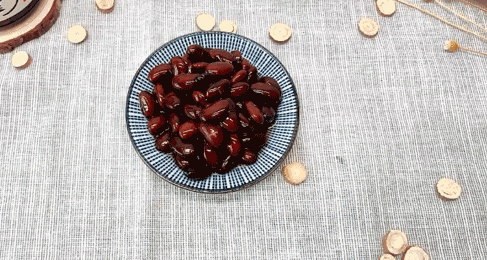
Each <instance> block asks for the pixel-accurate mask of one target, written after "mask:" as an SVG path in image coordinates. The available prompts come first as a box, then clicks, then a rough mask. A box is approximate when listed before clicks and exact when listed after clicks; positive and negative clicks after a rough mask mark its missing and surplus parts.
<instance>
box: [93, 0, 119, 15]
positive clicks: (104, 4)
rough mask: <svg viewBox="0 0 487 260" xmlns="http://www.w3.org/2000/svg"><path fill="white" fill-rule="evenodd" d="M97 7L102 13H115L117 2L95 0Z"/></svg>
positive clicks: (112, 0)
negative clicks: (114, 8)
mask: <svg viewBox="0 0 487 260" xmlns="http://www.w3.org/2000/svg"><path fill="white" fill-rule="evenodd" d="M95 3H96V7H98V10H100V12H102V13H109V12H111V11H113V7H114V6H115V0H95Z"/></svg>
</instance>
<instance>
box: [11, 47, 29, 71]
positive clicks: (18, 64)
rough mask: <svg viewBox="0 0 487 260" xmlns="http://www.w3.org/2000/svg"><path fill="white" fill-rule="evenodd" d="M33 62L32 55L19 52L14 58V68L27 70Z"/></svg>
mask: <svg viewBox="0 0 487 260" xmlns="http://www.w3.org/2000/svg"><path fill="white" fill-rule="evenodd" d="M31 62H32V59H31V57H30V55H29V54H28V53H27V52H25V51H19V52H17V53H15V54H14V55H13V56H12V66H14V67H15V68H17V69H25V68H27V67H28V66H29V65H30V63H31Z"/></svg>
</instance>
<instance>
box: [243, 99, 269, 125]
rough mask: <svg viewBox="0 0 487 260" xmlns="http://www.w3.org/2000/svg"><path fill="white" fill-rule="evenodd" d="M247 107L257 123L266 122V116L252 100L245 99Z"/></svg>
mask: <svg viewBox="0 0 487 260" xmlns="http://www.w3.org/2000/svg"><path fill="white" fill-rule="evenodd" d="M245 107H246V108H247V111H248V112H249V115H250V118H252V119H253V120H254V121H255V122H256V123H258V124H262V123H263V122H264V116H262V112H261V111H260V109H259V108H258V107H257V106H256V105H255V104H254V102H252V101H245Z"/></svg>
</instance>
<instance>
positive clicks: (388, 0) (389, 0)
mask: <svg viewBox="0 0 487 260" xmlns="http://www.w3.org/2000/svg"><path fill="white" fill-rule="evenodd" d="M376 6H377V11H378V12H379V13H380V14H381V15H382V16H391V15H393V14H394V13H395V12H396V1H395V0H377V2H376Z"/></svg>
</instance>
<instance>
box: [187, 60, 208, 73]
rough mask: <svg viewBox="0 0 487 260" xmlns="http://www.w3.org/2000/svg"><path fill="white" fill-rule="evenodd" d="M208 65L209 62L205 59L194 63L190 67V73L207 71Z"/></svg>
mask: <svg viewBox="0 0 487 260" xmlns="http://www.w3.org/2000/svg"><path fill="white" fill-rule="evenodd" d="M206 66H208V63H206V62H204V61H200V62H196V63H193V64H191V66H190V67H189V72H190V73H203V72H205V71H206Z"/></svg>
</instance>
